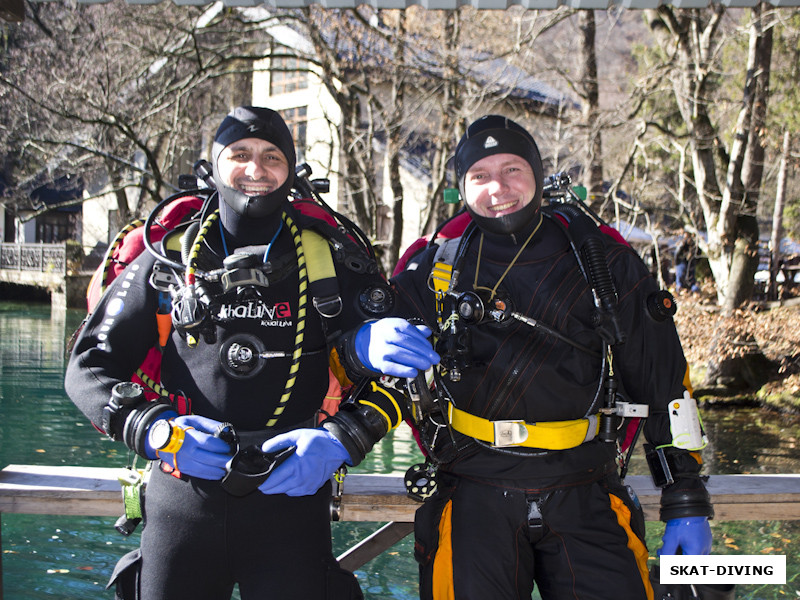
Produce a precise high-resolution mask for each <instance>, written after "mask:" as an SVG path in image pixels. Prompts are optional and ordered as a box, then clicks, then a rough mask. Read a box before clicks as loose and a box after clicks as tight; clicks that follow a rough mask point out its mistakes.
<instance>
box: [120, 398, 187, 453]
mask: <svg viewBox="0 0 800 600" xmlns="http://www.w3.org/2000/svg"><path fill="white" fill-rule="evenodd" d="M165 413H171V414H173V415H174V414H175V409H174V408H172V406H170V405H169V404H164V403H161V402H147V403H146V405H145V406H142V407H141V408H139V409H137V410H133V411H131V412H130V414H129V415H128V418H127V419H125V427H124V429H123V432H122V441H123V442H124V443H125V445H126V446H127V447H128V448H130V449H131V450H133V451H134V452H135V453H136V454H138V455H139V456H141V457H143V458H146V459H147V460H152V458H151V457H149V456H147V450H146V447H145V442H146V441H147V434H148V433H149V432H150V426H151V425H152V424H153V423H155V422H156V421H158V420H159V419H161V418H163V416H164V414H165Z"/></svg>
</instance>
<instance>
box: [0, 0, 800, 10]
mask: <svg viewBox="0 0 800 600" xmlns="http://www.w3.org/2000/svg"><path fill="white" fill-rule="evenodd" d="M33 1H35V2H48V1H50V0H33ZM107 1H108V0H78V2H79V3H81V4H98V3H103V2H107ZM126 1H127V2H128V4H159V3H161V2H162V1H164V0H126ZM168 1H171V2H173V3H174V4H177V5H179V6H186V5H191V6H205V5H207V4H211V2H212V0H168ZM222 3H223V4H224V5H225V6H231V7H252V6H261V5H266V6H269V7H272V8H302V7H304V6H310V5H315V4H316V5H319V6H322V7H323V8H355V7H357V6H359V5H361V4H369V5H371V6H373V7H374V8H396V9H404V8H409V7H411V6H421V7H422V8H426V9H428V10H453V9H456V8H458V7H460V6H473V7H475V8H477V9H479V10H505V9H507V8H509V7H511V6H522V7H523V8H527V9H530V10H553V9H556V8H558V7H559V6H568V7H570V8H574V9H578V10H606V9H610V8H615V7H622V8H627V9H630V10H644V9H648V8H658V7H659V6H660V5H662V4H663V5H665V6H673V7H675V8H699V9H702V8H708V7H710V6H713V5H716V4H721V5H724V6H726V7H728V8H752V7H753V6H755V5H756V4H758V3H759V0H222ZM6 4H18V5H19V6H20V7H22V6H23V0H0V5H6ZM766 4H771V5H772V6H774V7H776V8H793V7H800V0H771V1H769V2H766ZM23 12H24V10H23Z"/></svg>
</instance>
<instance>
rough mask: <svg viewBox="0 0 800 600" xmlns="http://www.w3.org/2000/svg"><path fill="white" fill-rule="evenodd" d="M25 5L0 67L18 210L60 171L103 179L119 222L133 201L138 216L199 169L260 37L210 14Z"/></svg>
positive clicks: (232, 17)
mask: <svg viewBox="0 0 800 600" xmlns="http://www.w3.org/2000/svg"><path fill="white" fill-rule="evenodd" d="M26 6H27V7H28V10H29V13H30V14H29V17H30V18H29V19H27V20H26V21H25V22H24V23H21V24H19V25H15V26H14V27H15V29H14V30H13V32H12V34H13V44H12V45H10V46H9V48H8V50H7V52H6V53H5V55H4V56H3V58H4V60H3V64H2V68H0V90H2V102H3V105H4V110H3V111H2V113H3V114H2V116H0V121H2V123H3V131H4V132H5V135H6V139H5V140H4V141H5V142H6V143H5V145H4V148H6V149H7V153H6V156H5V159H4V164H5V166H6V168H7V171H6V172H7V173H8V172H9V170H10V174H11V176H12V179H13V186H12V189H14V190H15V191H16V192H17V193H18V194H19V196H18V199H19V198H21V197H24V196H25V195H26V194H27V192H28V191H29V190H30V188H31V186H35V185H41V184H42V183H48V182H49V181H51V180H52V179H53V176H54V174H57V173H60V172H68V173H72V174H77V175H79V176H81V177H83V178H84V180H86V181H95V182H102V181H103V180H104V178H107V184H108V185H107V187H106V189H107V191H111V192H113V193H115V194H116V196H117V198H118V208H119V212H120V214H121V215H123V216H124V215H126V214H127V212H128V206H129V202H130V201H131V200H129V198H131V199H133V200H136V203H135V205H134V206H133V210H134V212H138V213H141V212H143V211H144V210H145V206H144V203H145V202H147V201H158V200H161V199H162V198H163V197H165V195H166V194H168V193H170V192H171V191H173V190H174V189H175V187H174V185H173V182H174V181H175V180H176V179H177V175H178V174H179V173H181V172H186V171H187V169H189V168H190V165H191V164H192V163H193V162H194V160H196V157H197V155H198V154H199V151H200V150H201V149H200V147H199V139H200V137H201V136H200V133H201V131H202V130H203V129H207V128H209V127H212V126H213V124H215V123H218V122H219V119H220V115H221V114H224V113H225V112H226V111H227V109H228V108H229V104H230V101H231V100H233V98H231V97H230V94H227V93H222V90H224V89H230V88H231V87H235V85H232V84H235V82H236V77H237V75H238V74H239V73H242V72H247V71H249V69H248V68H247V66H246V65H245V64H244V63H242V61H241V60H240V57H241V56H244V55H247V56H249V57H253V56H256V55H257V54H258V48H259V47H260V45H261V43H260V41H259V38H260V37H261V34H260V30H259V29H258V27H255V26H253V25H252V24H247V23H245V22H244V21H242V20H240V19H238V18H237V15H236V13H234V12H232V11H226V10H222V9H220V8H218V7H211V8H190V7H176V6H172V5H163V6H153V7H147V6H133V5H129V4H127V3H125V2H121V1H118V2H113V3H110V4H108V5H91V6H83V5H77V6H74V7H67V6H66V5H65V4H64V3H61V2H48V3H28V4H27V5H26ZM245 89H247V88H245ZM241 99H242V96H241V95H240V96H239V97H237V98H235V100H237V101H239V100H241ZM136 190H138V192H137V191H136ZM127 191H133V193H132V194H129V193H127Z"/></svg>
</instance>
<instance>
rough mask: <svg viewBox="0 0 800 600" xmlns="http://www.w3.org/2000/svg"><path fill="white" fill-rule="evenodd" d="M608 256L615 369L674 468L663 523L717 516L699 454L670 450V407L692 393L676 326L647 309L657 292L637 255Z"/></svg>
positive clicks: (618, 252)
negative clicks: (616, 322) (618, 338)
mask: <svg viewBox="0 0 800 600" xmlns="http://www.w3.org/2000/svg"><path fill="white" fill-rule="evenodd" d="M608 257H609V266H610V268H611V273H612V277H613V278H614V280H615V284H616V288H617V291H618V295H619V298H618V311H617V314H618V317H619V319H620V320H621V327H622V330H623V331H625V333H626V336H625V341H624V343H622V344H617V345H615V347H614V352H613V368H614V370H615V371H616V372H617V373H618V374H619V376H620V380H621V383H622V386H623V388H624V392H625V394H626V396H627V397H628V399H629V400H630V401H631V402H634V403H639V404H647V405H648V406H649V417H648V418H647V420H646V422H645V425H644V436H645V438H646V439H647V442H648V443H649V445H650V446H652V447H653V448H657V447H665V449H666V451H667V452H666V453H667V454H668V455H669V460H670V462H671V465H672V474H673V478H674V483H672V484H670V485H668V486H666V487H664V488H663V491H662V497H661V519H662V520H663V521H668V520H670V519H674V518H679V517H713V515H714V510H713V507H712V505H711V500H710V496H709V494H708V492H707V491H706V488H705V485H704V482H703V479H702V478H701V476H700V471H701V468H702V458H701V456H700V453H699V452H689V451H687V450H683V449H678V448H675V447H674V446H672V432H671V428H670V417H669V413H668V405H669V403H670V402H671V401H672V400H675V399H680V398H683V397H684V392H685V391H688V392H689V394H690V395H691V394H692V391H693V390H692V386H691V382H690V380H689V370H688V365H687V363H686V358H685V357H684V354H683V349H682V347H681V343H680V339H679V337H678V332H677V329H676V328H675V323H674V322H673V320H672V318H670V317H666V318H665V317H664V316H663V315H660V314H654V313H653V311H652V309H651V308H648V307H649V306H652V304H649V303H648V299H652V298H653V294H656V293H657V292H658V291H659V290H658V287H657V285H656V282H655V279H653V277H652V276H651V275H650V274H649V273H648V272H647V269H646V267H645V266H644V264H643V263H642V262H641V260H640V259H639V258H638V257H637V256H636V255H635V254H634V253H633V251H631V250H630V249H629V248H627V247H624V246H620V245H612V246H611V248H610V250H609V252H608Z"/></svg>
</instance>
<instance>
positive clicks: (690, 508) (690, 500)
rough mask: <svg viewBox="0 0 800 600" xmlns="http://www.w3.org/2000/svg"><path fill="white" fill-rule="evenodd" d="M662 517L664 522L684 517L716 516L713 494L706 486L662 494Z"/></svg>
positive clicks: (710, 517)
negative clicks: (710, 493) (712, 501)
mask: <svg viewBox="0 0 800 600" xmlns="http://www.w3.org/2000/svg"><path fill="white" fill-rule="evenodd" d="M659 517H660V519H661V520H662V521H664V522H666V521H670V520H672V519H681V518H684V517H708V518H709V519H713V518H714V507H713V506H712V505H711V496H710V495H709V494H708V491H707V490H706V488H705V486H700V487H698V488H693V489H682V490H677V491H674V492H670V493H668V494H661V510H660V515H659Z"/></svg>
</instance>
